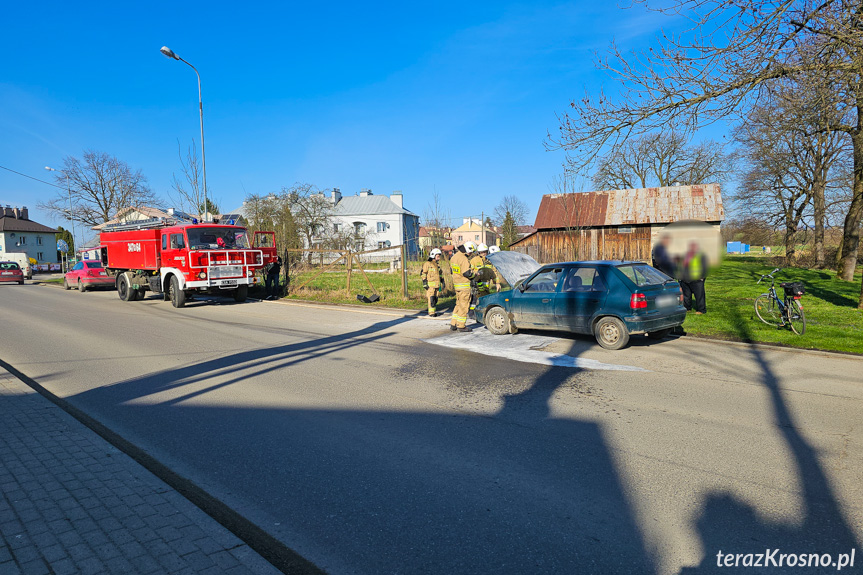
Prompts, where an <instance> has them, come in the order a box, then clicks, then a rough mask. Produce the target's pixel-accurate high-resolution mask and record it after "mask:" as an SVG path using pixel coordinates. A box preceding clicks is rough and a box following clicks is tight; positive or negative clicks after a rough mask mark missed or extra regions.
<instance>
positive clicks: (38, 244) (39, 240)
mask: <svg viewBox="0 0 863 575" xmlns="http://www.w3.org/2000/svg"><path fill="white" fill-rule="evenodd" d="M36 245H37V246H41V245H42V236H36ZM39 259H40V260H41V259H42V258H39Z"/></svg>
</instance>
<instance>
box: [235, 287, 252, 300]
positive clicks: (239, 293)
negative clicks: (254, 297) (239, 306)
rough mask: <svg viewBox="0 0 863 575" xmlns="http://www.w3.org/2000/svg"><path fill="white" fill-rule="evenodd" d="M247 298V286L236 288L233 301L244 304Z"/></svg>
mask: <svg viewBox="0 0 863 575" xmlns="http://www.w3.org/2000/svg"><path fill="white" fill-rule="evenodd" d="M247 297H249V286H238V287H237V289H236V290H235V291H234V301H238V302H244V301H246V298H247Z"/></svg>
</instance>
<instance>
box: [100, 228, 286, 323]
mask: <svg viewBox="0 0 863 575" xmlns="http://www.w3.org/2000/svg"><path fill="white" fill-rule="evenodd" d="M257 233H259V234H265V235H269V234H271V233H272V232H257ZM269 239H270V240H272V238H269ZM255 241H256V240H255V239H250V238H249V234H248V231H247V230H246V228H244V227H242V226H235V225H224V224H219V223H216V222H213V223H197V222H195V221H193V223H181V222H177V221H172V220H166V219H163V218H157V219H154V220H146V221H143V222H133V223H128V224H119V225H114V226H109V227H106V228H105V230H104V231H103V232H102V234H101V244H102V248H101V259H102V265H103V266H104V267H105V268H106V269H107V270H108V272H109V273H111V274H112V275H114V276H115V278H116V285H117V293H118V294H119V296H120V299H121V300H123V301H135V300H137V299H140V298H142V297H144V294H145V293H146V292H147V291H148V290H149V291H152V292H154V293H157V294H163V295H164V299H165V300H166V301H167V300H170V301H171V303H172V304H173V306H174V307H178V308H179V307H183V306H184V305H185V304H186V298H187V297H188V296H189V295H191V294H193V293H195V292H208V293H220V294H223V295H229V296H232V297H233V298H234V299H235V300H236V301H238V302H242V301H245V300H246V297H247V296H248V291H249V285H253V284H254V283H256V281H257V280H256V278H255V274H254V272H255V270H258V269H260V268H261V267H263V266H264V265H265V264H266V262H268V261H270V260H271V259H275V255H276V247H275V243H274V242H270V244H271V247H261V248H253V247H252V246H253V245H256V244H257V245H259V244H261V243H263V242H261V241H260V240H258V241H257V242H256V243H254V242H255ZM269 252H272V253H269Z"/></svg>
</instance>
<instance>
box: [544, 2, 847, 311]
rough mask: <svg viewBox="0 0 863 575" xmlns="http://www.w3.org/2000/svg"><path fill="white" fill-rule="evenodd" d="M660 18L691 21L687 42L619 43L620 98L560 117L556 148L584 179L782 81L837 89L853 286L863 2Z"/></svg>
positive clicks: (757, 5) (614, 54)
mask: <svg viewBox="0 0 863 575" xmlns="http://www.w3.org/2000/svg"><path fill="white" fill-rule="evenodd" d="M636 2H637V3H640V4H646V0H636ZM654 10H656V9H655V8H654ZM658 11H659V12H663V13H666V14H671V15H675V16H678V17H679V16H681V15H683V16H684V17H688V18H690V19H691V21H692V26H691V28H690V29H689V30H688V31H687V32H684V33H682V34H679V35H668V34H663V35H662V36H661V37H660V39H659V41H658V45H657V46H654V47H652V48H650V49H649V50H648V51H647V52H646V53H638V54H634V55H632V56H629V55H625V54H624V53H623V52H622V51H620V50H618V49H617V48H616V47H615V46H614V45H612V47H611V54H610V57H607V58H603V59H601V60H600V61H599V62H598V65H599V67H600V68H601V69H604V70H606V71H608V72H610V73H611V74H612V75H613V76H614V77H615V78H616V79H617V80H618V81H619V84H620V86H621V92H620V94H619V95H617V96H616V97H613V98H609V97H606V96H605V95H604V94H602V93H601V94H600V95H599V96H598V97H595V98H592V97H591V96H590V95H587V96H585V97H584V98H583V99H580V100H577V101H573V102H572V103H571V104H570V110H569V112H568V113H566V114H564V115H562V116H561V117H560V127H559V132H558V133H557V134H556V135H555V136H551V134H549V141H548V142H549V148H550V149H564V150H566V151H567V161H568V163H569V167H570V169H572V170H575V171H577V172H581V171H583V170H585V169H586V168H589V166H590V165H591V164H593V163H594V161H595V159H596V158H597V157H598V156H599V155H600V154H601V153H602V152H603V151H604V150H606V149H607V148H609V147H612V148H613V147H615V146H616V145H618V144H619V143H621V142H622V141H624V140H625V139H626V138H627V137H630V136H633V135H640V134H645V133H649V132H652V131H657V130H661V129H662V127H663V126H665V125H668V124H675V125H681V126H683V127H684V128H685V129H688V130H695V129H697V128H698V127H700V126H702V125H705V124H708V123H711V122H715V121H720V120H725V119H727V118H729V117H733V116H734V115H737V114H739V113H740V112H741V111H745V110H746V109H747V108H748V107H749V106H750V105H751V104H753V103H754V102H757V100H758V98H759V97H760V96H762V95H763V92H764V90H765V89H766V88H767V87H768V86H769V84H770V83H771V82H773V81H774V80H777V79H779V78H790V77H794V78H799V77H805V78H808V79H809V80H810V81H823V82H825V83H829V84H830V85H831V86H832V87H833V90H834V92H835V93H837V94H839V95H841V97H842V100H843V103H844V111H845V112H846V114H844V119H843V121H842V122H841V123H839V124H837V125H835V126H832V129H833V130H835V131H839V132H844V133H845V134H847V136H848V137H849V138H850V140H851V143H852V146H853V150H854V151H853V157H854V170H853V173H854V179H853V192H852V198H851V202H850V204H849V208H848V211H847V214H846V217H845V223H844V231H843V240H842V246H841V252H842V253H841V261H840V269H839V274H840V276H841V277H842V278H844V279H847V280H851V279H852V278H853V274H854V268H855V265H856V256H857V248H858V244H859V240H860V222H861V219H863V118H861V114H863V104H861V102H863V72H861V70H863V34H861V31H860V30H861V20H863V4H861V3H860V2H859V0H824V1H821V0H818V1H813V0H766V1H764V0H734V1H731V2H728V1H725V0H672V1H671V2H670V3H669V4H667V5H666V6H665V7H663V8H661V9H658ZM803 46H806V47H808V49H809V52H808V53H807V57H805V58H801V57H800V49H801V47H803ZM859 307H860V308H863V290H861V295H860V300H859Z"/></svg>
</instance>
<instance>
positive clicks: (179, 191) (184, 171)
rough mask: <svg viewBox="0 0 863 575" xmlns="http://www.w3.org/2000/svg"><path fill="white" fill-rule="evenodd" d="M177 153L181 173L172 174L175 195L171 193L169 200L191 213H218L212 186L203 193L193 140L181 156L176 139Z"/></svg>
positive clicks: (181, 152)
mask: <svg viewBox="0 0 863 575" xmlns="http://www.w3.org/2000/svg"><path fill="white" fill-rule="evenodd" d="M177 155H178V156H179V158H180V170H181V175H180V177H178V176H177V174H176V173H174V174H173V181H172V182H171V187H172V188H173V189H174V192H175V193H176V197H174V196H173V195H171V197H170V199H171V201H173V202H174V203H175V204H176V205H177V207H178V208H180V209H181V210H183V211H186V212H189V213H191V214H206V213H207V212H209V213H211V214H218V213H220V211H219V205H218V202H217V201H216V200H215V199H214V198H213V190H212V188H210V187H208V188H207V193H206V194H205V193H204V184H203V178H202V177H201V176H202V172H201V164H200V161H199V160H198V149H197V148H196V147H195V141H194V140H192V144H191V145H190V146H189V148H188V149H187V151H186V156H185V157H183V150H182V148H181V147H180V142H179V141H177ZM169 195H170V194H169ZM205 204H206V205H205Z"/></svg>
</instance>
